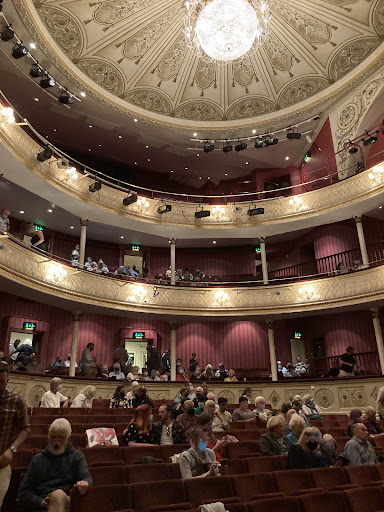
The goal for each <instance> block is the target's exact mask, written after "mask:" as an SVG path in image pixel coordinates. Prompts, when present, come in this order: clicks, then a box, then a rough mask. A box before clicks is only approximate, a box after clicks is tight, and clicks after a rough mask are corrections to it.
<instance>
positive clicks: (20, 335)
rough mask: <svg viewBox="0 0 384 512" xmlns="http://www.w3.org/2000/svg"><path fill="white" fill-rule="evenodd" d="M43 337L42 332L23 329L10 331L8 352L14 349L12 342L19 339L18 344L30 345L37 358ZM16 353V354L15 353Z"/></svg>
mask: <svg viewBox="0 0 384 512" xmlns="http://www.w3.org/2000/svg"><path fill="white" fill-rule="evenodd" d="M43 337H44V332H39V331H36V332H24V331H11V336H10V339H9V353H11V352H13V350H14V343H15V341H16V340H20V345H32V346H33V349H34V352H35V354H36V355H37V357H38V359H39V357H40V354H41V345H42V341H43ZM15 355H16V354H15Z"/></svg>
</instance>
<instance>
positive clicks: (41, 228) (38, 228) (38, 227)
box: [35, 224, 44, 231]
mask: <svg viewBox="0 0 384 512" xmlns="http://www.w3.org/2000/svg"><path fill="white" fill-rule="evenodd" d="M35 229H37V231H43V230H44V228H43V226H39V225H38V224H35Z"/></svg>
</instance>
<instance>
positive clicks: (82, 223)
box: [80, 219, 89, 227]
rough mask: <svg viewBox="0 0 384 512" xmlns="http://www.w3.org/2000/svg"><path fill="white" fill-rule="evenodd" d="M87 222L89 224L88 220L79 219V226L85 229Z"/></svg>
mask: <svg viewBox="0 0 384 512" xmlns="http://www.w3.org/2000/svg"><path fill="white" fill-rule="evenodd" d="M88 222H89V220H88V219H80V226H85V227H87V226H88Z"/></svg>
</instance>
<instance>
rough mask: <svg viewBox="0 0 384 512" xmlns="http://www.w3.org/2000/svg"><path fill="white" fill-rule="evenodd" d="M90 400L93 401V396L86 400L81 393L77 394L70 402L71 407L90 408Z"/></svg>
mask: <svg viewBox="0 0 384 512" xmlns="http://www.w3.org/2000/svg"><path fill="white" fill-rule="evenodd" d="M92 402H93V398H91V399H90V400H88V399H87V398H86V396H85V395H83V393H80V394H79V395H77V397H76V398H75V399H74V401H73V402H72V404H71V407H75V408H77V409H81V408H83V407H86V408H88V409H91V408H92Z"/></svg>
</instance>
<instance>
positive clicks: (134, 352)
mask: <svg viewBox="0 0 384 512" xmlns="http://www.w3.org/2000/svg"><path fill="white" fill-rule="evenodd" d="M124 343H125V350H126V351H127V352H128V364H131V365H132V366H138V367H139V368H140V371H142V370H143V368H146V367H147V347H148V345H149V344H151V343H149V340H140V341H137V340H134V339H129V338H126V339H125V340H124Z"/></svg>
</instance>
